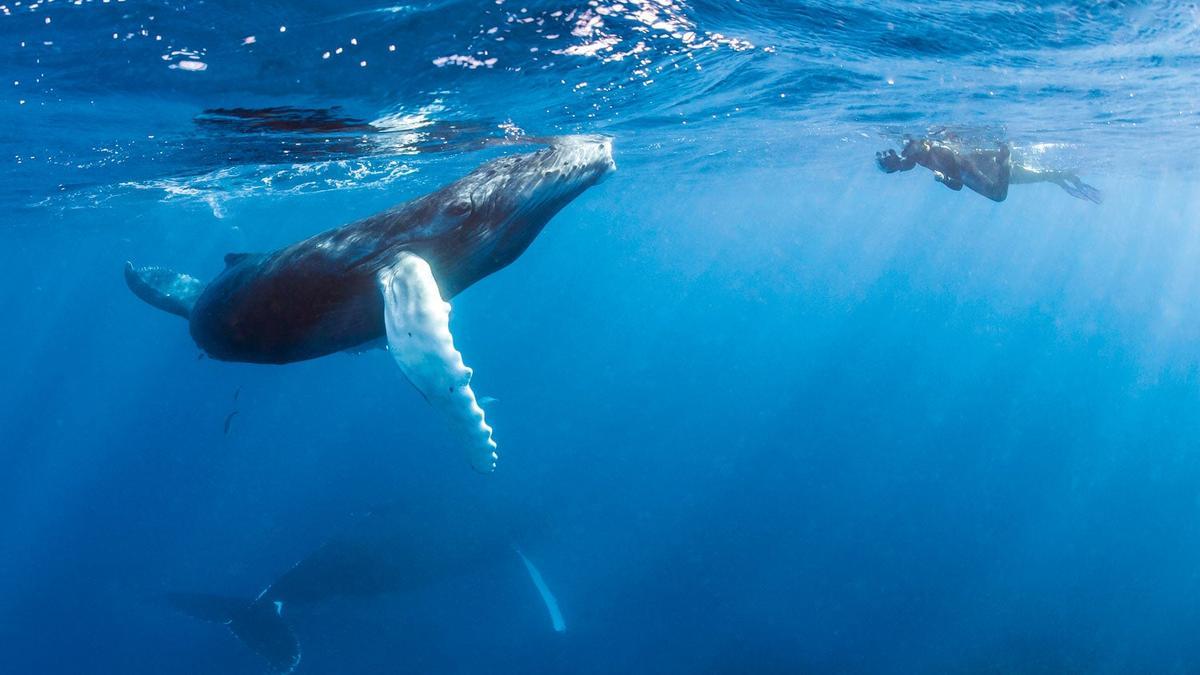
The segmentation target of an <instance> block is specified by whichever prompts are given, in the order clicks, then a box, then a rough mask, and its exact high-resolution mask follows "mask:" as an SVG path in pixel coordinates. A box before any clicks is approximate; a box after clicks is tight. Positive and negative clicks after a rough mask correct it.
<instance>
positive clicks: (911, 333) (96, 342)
mask: <svg viewBox="0 0 1200 675" xmlns="http://www.w3.org/2000/svg"><path fill="white" fill-rule="evenodd" d="M619 158H620V155H619V145H618V159H619ZM650 168H651V167H646V166H639V165H636V164H635V165H634V166H624V167H622V168H621V169H620V170H619V171H618V173H617V174H615V175H614V176H613V178H612V179H610V180H609V181H608V182H606V183H605V184H603V185H601V186H599V187H596V188H594V189H592V190H591V191H589V192H588V193H586V194H585V195H584V196H583V197H582V198H581V199H580V200H579V201H578V202H576V203H575V204H573V205H572V206H570V207H569V208H568V209H567V210H566V211H565V212H564V213H563V214H561V215H560V216H559V217H558V218H557V219H556V220H555V221H554V222H553V223H552V225H551V226H550V227H549V228H548V229H547V230H546V232H545V233H544V234H543V235H542V237H541V238H539V240H538V241H537V242H536V243H535V245H534V246H533V247H532V248H531V249H530V251H529V252H528V253H527V254H526V255H525V256H524V257H523V258H522V259H520V260H519V261H518V262H517V263H516V264H515V265H513V266H512V267H511V268H509V269H507V270H505V271H503V272H501V273H498V274H496V275H495V276H494V277H492V278H490V279H487V280H485V281H484V282H482V283H480V284H479V285H478V286H477V287H476V288H473V289H471V290H470V291H468V292H466V293H464V294H463V295H462V296H460V298H458V299H457V300H456V302H455V310H454V318H453V328H454V331H455V334H456V338H457V341H458V343H459V346H460V348H461V349H462V351H463V353H464V355H465V356H466V357H467V360H468V362H469V364H470V365H471V366H472V367H474V368H475V370H476V373H477V375H476V380H475V383H476V387H477V390H478V391H479V392H480V393H481V394H485V395H491V396H495V397H497V398H498V399H499V400H498V402H496V403H494V404H492V405H491V411H490V413H489V419H490V420H491V421H492V422H493V423H494V424H495V426H496V429H497V432H496V433H497V438H498V439H499V441H500V447H501V452H502V463H501V466H500V470H499V471H498V473H497V474H496V475H495V476H491V477H483V476H476V475H474V474H472V472H471V471H470V470H469V468H467V466H466V463H465V460H464V459H463V458H462V457H460V456H459V454H458V453H457V452H456V451H455V449H454V448H453V447H451V445H450V442H449V439H448V438H447V435H446V434H445V432H444V430H443V429H442V427H441V426H440V423H439V421H438V420H437V419H436V418H435V417H434V416H433V415H430V414H429V410H428V409H427V407H426V406H425V404H424V403H423V402H422V401H421V400H420V398H419V396H418V395H416V394H415V393H414V392H413V391H411V388H410V387H408V385H406V384H405V383H404V382H403V381H402V379H401V377H400V375H399V373H398V372H397V371H396V369H395V368H394V366H393V365H392V364H391V363H390V360H389V359H388V357H387V355H386V354H385V353H381V352H380V353H371V354H365V355H359V356H348V355H347V356H332V357H328V358H325V359H321V360H318V361H315V362H310V363H304V364H297V365H292V366H289V367H265V366H250V365H240V364H222V363H217V362H213V361H210V360H197V358H196V355H197V351H196V349H195V347H194V346H193V345H192V344H191V343H190V341H189V339H188V337H187V334H186V331H185V330H184V325H183V324H182V323H181V322H180V321H178V320H177V319H175V318H174V317H171V316H168V315H165V314H162V313H160V312H154V311H150V310H149V309H147V308H146V307H144V306H143V305H141V304H140V302H138V301H137V300H136V299H135V298H133V297H132V296H131V295H130V294H129V293H128V292H127V291H126V290H125V289H124V288H123V286H122V282H121V277H120V273H119V272H120V263H121V261H122V260H124V259H125V258H127V257H129V258H133V259H135V260H138V261H142V260H154V261H156V262H161V263H164V264H170V265H173V266H176V267H178V268H180V269H188V270H191V271H193V272H194V273H196V274H198V275H201V276H203V275H211V274H213V273H215V271H216V270H217V268H218V266H219V265H220V254H221V253H222V252H224V251H226V250H230V249H239V250H240V249H243V248H247V247H249V248H251V249H259V248H266V247H269V246H272V245H275V244H278V243H280V242H283V241H287V240H289V239H291V238H294V237H296V236H299V235H300V234H302V233H305V232H309V231H313V230H314V229H316V228H318V227H321V226H323V225H325V224H330V222H331V220H330V219H333V220H332V222H338V221H341V220H348V219H350V218H352V217H354V216H357V215H361V214H364V213H368V212H370V211H372V210H374V209H375V208H376V207H377V206H379V205H380V204H382V203H384V202H386V201H389V200H390V199H392V198H395V199H400V198H403V197H405V196H407V195H403V194H399V193H398V194H396V195H394V196H393V195H385V194H380V195H377V196H376V197H375V198H374V199H373V200H367V201H378V202H380V204H373V203H364V200H361V199H360V200H357V201H358V203H354V204H351V203H350V202H351V201H354V200H350V199H344V200H343V199H341V198H339V197H337V196H336V195H335V196H328V195H325V196H320V197H310V198H296V199H294V200H293V201H290V202H289V201H282V202H279V203H269V202H267V201H266V200H264V201H257V202H248V203H246V204H245V205H244V207H243V208H237V209H234V210H233V211H232V212H231V213H230V214H229V215H227V217H226V219H224V220H221V221H214V220H213V218H212V216H211V214H209V213H207V212H206V211H205V210H204V209H201V208H193V209H190V210H189V209H188V208H180V207H178V206H164V207H157V208H152V209H146V210H144V211H143V212H141V213H139V214H137V215H136V216H134V217H133V218H132V219H131V221H130V222H127V223H125V224H123V225H122V226H121V227H122V232H123V234H125V235H127V236H123V237H114V236H112V235H111V232H110V230H109V229H108V228H105V227H98V225H99V224H95V223H88V222H87V218H86V217H84V216H81V217H79V218H78V220H79V221H80V222H71V223H65V224H64V225H63V226H62V227H61V228H60V229H58V230H57V232H56V233H55V234H49V233H46V232H22V233H18V234H17V235H16V236H13V237H11V243H10V246H8V247H7V249H6V250H5V251H4V253H3V256H4V259H3V267H4V269H5V270H6V275H7V277H8V279H9V280H10V282H9V283H8V284H7V285H6V286H5V289H4V296H5V297H4V306H5V307H6V308H7V311H8V316H9V322H10V323H9V324H8V325H10V326H11V327H13V330H9V331H5V333H4V337H3V340H4V343H3V344H2V345H0V348H2V349H3V350H4V352H5V353H7V354H9V355H10V363H11V364H13V370H11V371H10V373H11V375H10V376H9V377H8V378H6V379H8V381H9V382H11V383H13V384H14V385H15V386H6V387H5V388H4V390H3V396H4V401H3V402H2V405H0V410H3V416H2V417H0V425H2V426H0V428H3V429H4V437H5V438H6V439H11V441H6V447H7V450H6V455H7V457H8V460H6V465H7V467H8V468H7V469H6V471H5V472H4V484H3V486H2V487H3V489H2V490H0V494H3V500H4V501H3V508H4V511H5V513H7V514H8V515H7V516H6V518H5V520H4V522H5V526H4V527H5V534H4V540H5V549H6V551H7V553H6V555H5V556H4V558H3V569H2V570H0V571H2V572H3V574H2V575H0V579H3V586H2V587H0V597H2V598H3V604H2V605H0V610H2V611H3V615H4V616H5V617H6V620H5V621H4V622H3V624H2V626H3V629H2V630H3V632H4V635H3V644H5V645H9V646H8V647H6V648H5V650H4V660H5V662H6V670H7V671H9V672H74V671H77V670H78V669H79V668H81V667H89V668H94V669H96V670H97V671H99V672H163V671H165V670H170V671H172V672H214V671H217V670H220V671H222V672H244V673H254V672H260V670H261V668H260V666H259V663H258V662H257V661H256V659H255V657H253V656H252V655H251V654H249V652H246V651H244V650H242V649H241V648H240V647H239V646H238V645H237V644H236V643H235V642H234V641H233V640H232V639H230V638H228V637H227V636H225V635H224V634H223V631H221V630H220V629H219V628H216V627H212V626H208V625H204V624H199V623H194V622H192V621H191V620H190V619H187V618H185V617H182V616H177V615H174V614H172V613H170V612H169V611H168V610H167V609H166V608H165V607H164V606H163V605H162V604H161V598H160V594H161V593H163V592H165V591H167V590H169V589H177V588H184V589H194V590H212V591H217V592H223V593H229V594H242V595H247V596H249V595H252V594H254V593H257V591H258V590H259V589H260V588H261V587H262V586H264V585H265V584H266V583H268V582H269V581H271V580H272V579H273V578H274V576H275V575H277V574H278V573H280V572H281V571H282V570H283V569H285V568H286V567H287V566H288V565H290V564H291V563H292V562H294V560H296V559H298V558H299V557H301V556H302V555H303V554H304V553H306V552H307V551H309V550H311V549H312V548H314V547H315V546H316V545H317V544H318V543H320V541H322V540H323V539H324V538H325V537H326V536H328V535H329V534H332V533H335V532H336V531H338V528H339V527H341V526H342V525H343V524H344V523H345V522H346V521H347V519H348V518H349V517H350V515H351V514H352V513H354V512H356V511H359V510H361V509H363V508H367V507H370V506H373V505H374V504H377V503H380V502H384V501H388V500H392V499H395V498H397V496H401V497H403V498H406V499H407V498H412V499H423V500H444V501H445V503H446V508H447V509H454V508H455V504H454V502H453V495H454V493H455V492H456V491H458V490H463V489H470V490H474V489H482V490H488V491H490V492H492V493H494V495H495V499H496V503H497V504H499V505H504V504H509V503H511V504H513V505H514V518H532V519H533V520H534V521H536V522H537V523H538V527H537V528H535V530H536V531H537V532H538V534H537V536H536V537H534V538H535V539H536V540H535V541H529V542H525V543H524V546H525V548H526V550H527V551H528V552H529V553H530V555H531V557H533V558H534V559H535V560H536V561H537V562H538V563H539V565H540V566H541V567H542V571H543V574H544V575H545V576H546V578H547V580H548V581H549V582H550V584H551V585H552V587H553V588H554V589H555V591H556V592H557V594H558V596H559V600H560V602H561V603H562V605H563V608H564V612H565V613H566V616H567V621H568V625H569V630H568V632H567V633H565V634H563V635H555V634H553V633H552V632H550V631H549V628H548V625H547V621H546V618H545V616H544V614H543V612H542V609H541V607H540V606H539V604H538V601H537V598H536V594H535V593H534V591H533V589H532V587H531V586H530V585H529V583H528V580H527V579H526V578H525V577H524V574H523V572H522V571H521V569H520V567H519V564H517V562H516V560H515V559H513V558H512V556H511V554H508V553H507V552H498V554H497V560H496V563H495V566H494V568H492V569H489V570H481V571H480V573H479V575H478V576H472V577H470V578H465V579H451V580H448V581H447V583H446V585H445V587H439V588H430V589H425V590H422V591H421V592H419V593H417V594H415V595H407V594H406V595H402V596H387V597H384V598H380V599H377V600H373V601H369V602H365V603H364V602H345V603H333V604H332V605H329V606H325V607H322V608H319V609H317V610H313V611H303V612H296V613H295V614H294V622H295V625H296V626H297V630H298V632H299V634H300V635H301V639H302V641H303V642H304V643H305V645H306V651H305V661H304V666H303V667H304V668H307V669H309V670H307V672H335V671H336V672H346V671H353V672H392V671H393V670H394V669H395V668H397V667H405V668H407V667H410V666H411V668H412V670H413V671H414V672H473V671H478V670H496V669H499V670H504V671H510V672H563V671H572V672H598V673H599V672H614V671H617V670H628V671H632V672H668V671H675V672H678V671H681V670H687V671H694V672H749V671H756V672H764V671H771V670H772V669H776V670H777V671H779V672H796V671H805V670H811V671H814V672H834V671H836V672H915V671H954V672H1131V671H1140V672H1148V671H1154V672H1191V671H1192V670H1193V669H1195V668H1196V667H1197V665H1198V664H1200V654H1197V653H1196V650H1195V649H1194V648H1193V644H1194V641H1193V640H1192V634H1193V632H1194V628H1195V626H1196V623H1197V619H1198V617H1197V616H1196V610H1195V609H1194V607H1195V604H1196V601H1197V599H1198V595H1200V589H1198V588H1197V585H1196V582H1195V578H1196V577H1195V571H1194V568H1195V560H1196V556H1197V553H1198V550H1200V549H1198V546H1197V544H1198V542H1197V531H1196V527H1195V518H1196V511H1197V508H1198V501H1197V481H1198V479H1200V472H1198V471H1197V465H1196V462H1195V461H1194V452H1195V439H1196V438H1197V434H1198V433H1200V430H1198V429H1197V422H1196V415H1195V411H1196V409H1197V405H1198V403H1200V400H1198V399H1200V396H1198V395H1197V392H1198V391H1200V389H1198V386H1197V385H1198V384H1200V383H1197V381H1196V380H1197V376H1196V373H1197V370H1196V367H1197V362H1198V359H1197V353H1196V351H1195V348H1194V346H1193V341H1194V340H1193V338H1194V337H1195V335H1196V331H1197V318H1198V317H1200V311H1198V310H1200V308H1198V307H1197V304H1196V299H1195V298H1196V297H1197V293H1196V291H1197V288H1196V287H1197V283H1198V282H1200V278H1198V277H1197V273H1196V272H1195V271H1194V270H1193V269H1192V268H1191V267H1190V266H1189V265H1187V264H1186V260H1187V259H1188V258H1189V257H1190V256H1191V255H1192V254H1193V253H1194V249H1195V247H1196V246H1197V244H1200V241H1198V240H1197V239H1196V236H1195V234H1194V233H1193V232H1191V228H1190V220H1189V217H1188V216H1187V214H1188V213H1190V212H1192V211H1193V210H1194V206H1195V202H1194V200H1191V198H1190V197H1182V198H1176V199H1175V201H1174V202H1171V201H1169V200H1168V197H1169V196H1170V195H1171V194H1172V190H1173V189H1175V188H1178V189H1182V188H1181V186H1179V185H1178V184H1174V183H1172V182H1171V181H1170V179H1167V178H1164V179H1163V181H1162V182H1159V183H1151V182H1149V181H1123V182H1121V183H1120V184H1119V187H1118V185H1117V184H1116V183H1115V182H1109V181H1105V180H1104V179H1103V178H1102V177H1101V178H1096V182H1097V183H1100V184H1102V185H1104V186H1105V187H1108V188H1109V189H1110V199H1109V201H1108V203H1106V204H1105V206H1104V207H1103V208H1096V207H1093V206H1091V205H1089V204H1087V203H1084V202H1078V201H1075V200H1070V199H1069V198H1068V197H1066V195H1064V194H1061V193H1059V192H1058V191H1057V189H1056V188H1053V187H1051V186H1031V187H1028V188H1021V189H1019V190H1014V192H1013V195H1012V197H1011V198H1010V200H1009V202H1007V203H1005V204H1001V205H993V204H991V203H989V202H986V201H984V200H982V199H978V198H972V197H971V196H969V195H959V194H954V193H951V192H949V191H947V190H944V189H942V188H940V186H937V185H936V184H933V183H932V181H929V182H926V181H925V180H921V178H923V177H918V176H917V175H904V176H884V175H882V174H878V173H876V172H874V171H873V170H870V169H869V167H867V168H862V167H848V168H847V170H845V171H844V172H843V171H834V172H832V173H831V172H829V171H825V172H822V173H821V174H819V175H817V174H812V173H806V172H804V171H797V172H791V173H788V174H786V175H784V174H778V173H766V172H763V173H745V174H735V173H731V174H711V175H699V176H694V177H691V178H689V179H687V180H683V181H673V180H664V178H663V177H662V176H656V175H655V173H654V172H653V171H651V170H649V169H650ZM1174 194H1176V195H1178V194H1179V192H1175V193H1174ZM864 195H871V199H872V201H873V202H877V203H878V204H880V205H886V208H879V207H870V208H864V207H863V202H864ZM318 200H319V201H320V203H321V204H322V208H321V209H319V210H318V209H310V208H301V207H305V206H307V203H313V202H316V201H318ZM1189 200H1190V201H1189ZM306 202H307V203H306ZM1046 205H1049V206H1046ZM1148 213H1150V214H1153V217H1152V218H1149V219H1147V218H1145V214H1148ZM280 214H292V215H296V216H297V218H296V219H295V220H282V219H281V218H280ZM631 214H636V216H634V215H631ZM816 214H820V217H817V215H816ZM1135 222H1136V223H1140V225H1139V226H1138V227H1133V226H1132V225H1131V224H1132V223H1135ZM235 227H236V228H237V229H234V228H235ZM239 387H240V388H241V393H240V395H239V398H238V401H237V402H236V404H235V403H234V401H233V393H234V391H235V390H236V389H237V388H239ZM235 407H236V408H237V409H238V410H240V414H239V416H238V417H236V418H235V419H234V421H233V424H232V430H231V432H230V434H229V435H228V437H225V436H223V435H222V421H223V419H224V416H225V414H226V413H227V412H228V411H229V410H232V409H234V408H235ZM531 502H532V505H533V509H534V510H535V513H534V514H532V515H531V514H530V513H529V511H528V508H527V507H528V506H529V504H530V503H531ZM517 504H521V505H522V509H523V510H522V511H521V512H520V513H517V511H516V510H515V509H516V506H515V505H517ZM989 668H990V669H991V670H989ZM1039 669H1040V670H1039Z"/></svg>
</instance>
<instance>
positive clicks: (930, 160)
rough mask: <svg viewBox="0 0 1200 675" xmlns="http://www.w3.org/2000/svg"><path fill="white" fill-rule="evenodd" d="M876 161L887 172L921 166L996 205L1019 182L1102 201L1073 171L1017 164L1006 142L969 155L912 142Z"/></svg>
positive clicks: (922, 141) (947, 183)
mask: <svg viewBox="0 0 1200 675" xmlns="http://www.w3.org/2000/svg"><path fill="white" fill-rule="evenodd" d="M875 161H876V163H877V164H878V165H879V168H880V169H882V170H883V171H886V172H887V173H895V172H896V171H909V170H911V169H912V168H913V167H915V166H916V165H918V164H920V165H921V166H923V167H925V168H927V169H929V170H930V171H932V172H933V177H934V179H935V180H936V181H938V182H939V183H941V184H943V185H945V186H946V187H948V188H950V189H951V190H961V189H963V186H964V185H965V186H967V187H969V188H971V189H972V190H974V191H975V192H978V193H979V194H981V195H983V196H984V197H987V198H988V199H991V200H992V201H997V202H1002V201H1004V199H1005V198H1006V197H1008V186H1009V185H1013V184H1020V183H1054V184H1055V185H1058V186H1059V187H1061V188H1062V189H1063V190H1066V192H1067V194H1069V195H1071V196H1072V197H1076V198H1078V199H1086V200H1088V201H1091V202H1095V203H1097V204H1099V203H1100V202H1101V199H1102V198H1101V195H1100V191H1099V190H1097V189H1096V188H1094V187H1092V186H1091V185H1088V184H1087V183H1084V182H1083V181H1081V180H1079V177H1078V176H1076V175H1075V174H1074V173H1073V172H1070V171H1055V170H1048V169H1033V168H1030V167H1026V166H1021V165H1019V164H1018V165H1014V164H1013V162H1012V157H1011V153H1010V151H1009V147H1008V144H1007V143H1001V144H1000V149H999V150H971V151H969V152H967V151H959V150H957V149H955V148H953V147H951V146H948V145H943V144H940V143H935V142H934V141H931V140H929V139H927V138H922V139H913V140H909V141H908V142H907V143H905V145H904V149H903V150H901V151H900V154H899V155H897V154H896V151H895V150H886V151H884V152H877V153H875Z"/></svg>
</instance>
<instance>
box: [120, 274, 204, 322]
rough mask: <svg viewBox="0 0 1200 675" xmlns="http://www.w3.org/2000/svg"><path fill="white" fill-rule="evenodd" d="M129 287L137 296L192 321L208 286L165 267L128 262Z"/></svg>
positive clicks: (126, 275)
mask: <svg viewBox="0 0 1200 675" xmlns="http://www.w3.org/2000/svg"><path fill="white" fill-rule="evenodd" d="M125 284H126V285H127V286H129V290H131V291H133V294H134V295H136V296H138V297H139V298H141V299H142V300H144V301H146V303H147V304H150V305H153V306H155V307H157V308H159V309H161V310H163V311H164V312H170V313H172V314H174V315H176V316H181V317H183V318H185V319H186V318H188V316H189V315H190V314H191V313H192V306H193V305H195V304H196V298H198V297H200V294H201V293H202V292H204V283H203V282H201V281H200V280H199V279H197V278H195V277H193V276H189V275H187V274H180V273H178V272H173V271H171V270H169V269H166V268H163V267H134V266H133V263H131V262H126V263H125Z"/></svg>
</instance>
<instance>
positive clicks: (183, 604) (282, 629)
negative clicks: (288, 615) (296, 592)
mask: <svg viewBox="0 0 1200 675" xmlns="http://www.w3.org/2000/svg"><path fill="white" fill-rule="evenodd" d="M167 602H168V603H170V605H171V606H172V607H173V608H175V609H176V610H178V611H180V612H182V613H184V614H187V615H188V616H190V617H192V618H195V619H200V620H201V621H210V622H213V623H219V624H222V625H224V626H225V627H226V628H228V629H229V632H231V633H233V634H234V636H235V637H237V639H238V640H240V641H241V642H242V644H244V645H246V646H247V647H249V648H250V649H251V650H253V651H254V653H255V654H258V655H259V656H261V657H263V658H264V659H266V661H267V663H268V664H270V667H271V671H272V672H275V673H280V674H284V673H290V672H292V671H293V670H295V668H296V666H297V665H299V663H300V643H299V641H297V640H296V635H295V634H294V633H292V629H291V627H290V626H288V625H287V622H286V621H284V619H283V611H282V603H276V602H261V601H257V600H255V601H250V600H242V599H238V598H227V597H224V596H220V595H208V594H206V593H171V594H169V595H168V596H167Z"/></svg>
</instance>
